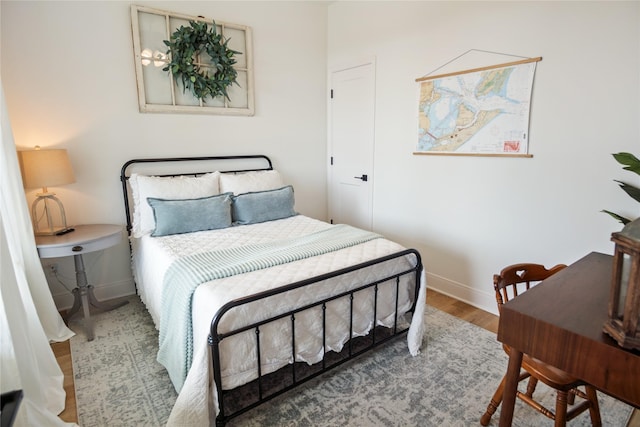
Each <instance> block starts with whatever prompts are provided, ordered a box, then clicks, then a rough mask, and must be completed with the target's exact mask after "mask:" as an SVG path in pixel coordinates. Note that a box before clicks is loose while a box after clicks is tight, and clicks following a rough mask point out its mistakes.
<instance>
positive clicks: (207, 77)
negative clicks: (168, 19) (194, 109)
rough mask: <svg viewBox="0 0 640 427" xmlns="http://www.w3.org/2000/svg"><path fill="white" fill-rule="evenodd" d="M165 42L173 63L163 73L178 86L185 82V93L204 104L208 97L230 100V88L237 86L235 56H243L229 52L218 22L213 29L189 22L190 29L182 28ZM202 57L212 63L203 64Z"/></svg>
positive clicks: (230, 50)
mask: <svg viewBox="0 0 640 427" xmlns="http://www.w3.org/2000/svg"><path fill="white" fill-rule="evenodd" d="M163 42H164V44H165V45H166V46H167V47H168V48H169V49H168V50H167V54H168V55H169V58H170V62H169V63H168V64H167V66H166V67H164V68H163V69H162V70H163V71H168V72H169V73H171V74H172V75H173V77H174V79H175V80H176V82H177V81H182V90H183V92H185V91H186V90H187V89H189V90H190V91H191V92H192V93H193V95H194V96H195V97H196V98H198V99H202V100H203V101H204V100H205V98H207V97H209V96H210V97H212V98H217V97H219V96H224V97H225V98H227V99H228V100H230V98H229V94H228V92H227V89H228V87H229V86H231V85H232V84H234V83H235V84H236V85H238V82H237V77H238V72H237V71H236V69H235V68H234V67H233V65H234V64H235V63H236V60H235V58H234V56H235V55H242V53H241V52H238V51H235V50H233V49H231V48H229V46H228V43H229V39H226V40H224V38H223V37H222V34H218V32H217V30H216V23H215V21H212V25H211V27H209V25H208V24H207V23H206V22H203V21H189V26H188V27H185V26H183V25H181V26H180V28H178V29H177V30H176V31H175V32H174V33H173V34H172V35H171V37H170V38H169V40H163ZM202 55H207V56H208V57H209V58H210V61H209V62H210V63H207V64H203V63H201V60H200V58H199V57H200V56H202ZM238 86H239V85H238Z"/></svg>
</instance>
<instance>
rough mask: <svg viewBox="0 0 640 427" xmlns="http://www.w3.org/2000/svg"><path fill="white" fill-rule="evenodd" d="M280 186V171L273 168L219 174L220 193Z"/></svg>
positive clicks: (251, 190) (237, 192) (263, 189)
mask: <svg viewBox="0 0 640 427" xmlns="http://www.w3.org/2000/svg"><path fill="white" fill-rule="evenodd" d="M282 187H284V183H283V182H282V178H281V177H280V173H279V172H278V171H275V170H268V171H253V172H241V173H221V174H220V192H221V193H233V194H242V193H249V192H253V191H267V190H275V189H278V188H282Z"/></svg>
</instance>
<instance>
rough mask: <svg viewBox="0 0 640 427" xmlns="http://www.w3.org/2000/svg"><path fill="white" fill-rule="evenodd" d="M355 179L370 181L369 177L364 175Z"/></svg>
mask: <svg viewBox="0 0 640 427" xmlns="http://www.w3.org/2000/svg"><path fill="white" fill-rule="evenodd" d="M354 178H355V179H361V180H363V181H368V180H369V177H368V176H367V175H364V174H363V175H362V176H354Z"/></svg>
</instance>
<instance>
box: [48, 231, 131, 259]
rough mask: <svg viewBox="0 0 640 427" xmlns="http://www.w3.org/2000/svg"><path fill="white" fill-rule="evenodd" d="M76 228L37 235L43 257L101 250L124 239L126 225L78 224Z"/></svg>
mask: <svg viewBox="0 0 640 427" xmlns="http://www.w3.org/2000/svg"><path fill="white" fill-rule="evenodd" d="M73 228H74V229H75V230H74V231H72V232H70V233H66V234H63V235H60V236H36V247H37V248H38V254H39V255H40V257H41V258H57V257H64V256H69V255H80V254H82V253H87V252H94V251H99V250H102V249H106V248H109V247H111V246H115V245H117V244H118V243H120V241H121V240H122V232H123V229H124V227H123V226H122V225H116V224H86V225H76V226H74V227H73Z"/></svg>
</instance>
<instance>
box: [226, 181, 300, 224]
mask: <svg viewBox="0 0 640 427" xmlns="http://www.w3.org/2000/svg"><path fill="white" fill-rule="evenodd" d="M232 198H233V204H232V206H231V212H232V218H233V223H234V224H238V225H246V224H255V223H258V222H265V221H272V220H275V219H282V218H288V217H290V216H294V215H297V213H296V211H295V210H294V209H293V206H294V204H295V201H294V198H293V187H292V186H290V185H288V186H286V187H282V188H278V189H276V190H268V191H256V192H251V193H244V194H238V195H237V196H233V197H232Z"/></svg>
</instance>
